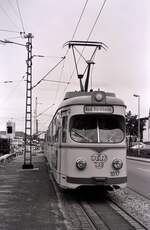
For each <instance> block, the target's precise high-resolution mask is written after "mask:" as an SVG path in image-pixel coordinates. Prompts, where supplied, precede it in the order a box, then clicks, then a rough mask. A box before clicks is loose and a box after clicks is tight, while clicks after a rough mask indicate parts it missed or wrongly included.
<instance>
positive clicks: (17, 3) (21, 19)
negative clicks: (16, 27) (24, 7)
mask: <svg viewBox="0 0 150 230" xmlns="http://www.w3.org/2000/svg"><path fill="white" fill-rule="evenodd" d="M16 5H17V9H18V13H19V17H20V21H21V25H22V29H23V32H24V33H25V28H24V23H23V18H22V15H21V10H20V7H19V2H18V0H16Z"/></svg>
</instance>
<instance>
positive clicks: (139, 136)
mask: <svg viewBox="0 0 150 230" xmlns="http://www.w3.org/2000/svg"><path fill="white" fill-rule="evenodd" d="M133 96H134V97H137V98H138V156H140V140H141V133H140V95H138V94H134V95H133Z"/></svg>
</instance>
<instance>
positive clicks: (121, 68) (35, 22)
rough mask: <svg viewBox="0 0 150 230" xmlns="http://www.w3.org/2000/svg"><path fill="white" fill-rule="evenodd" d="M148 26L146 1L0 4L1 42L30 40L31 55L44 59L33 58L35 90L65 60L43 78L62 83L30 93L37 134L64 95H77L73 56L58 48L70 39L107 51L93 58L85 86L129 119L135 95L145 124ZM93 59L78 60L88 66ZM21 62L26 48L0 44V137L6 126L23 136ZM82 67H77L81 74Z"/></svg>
mask: <svg viewBox="0 0 150 230" xmlns="http://www.w3.org/2000/svg"><path fill="white" fill-rule="evenodd" d="M103 4H104V7H103V9H102V11H101V13H100V10H101V8H102V5H103ZM83 9H84V10H83ZM99 13H100V16H99V17H98V14H99ZM81 15H82V16H81ZM96 19H97V21H96ZM149 22H150V1H149V0H132V1H130V0H105V1H104V0H89V1H86V0H63V1H54V0H26V1H24V0H5V1H3V0H0V40H2V41H4V40H5V39H7V40H9V41H13V42H14V43H20V44H24V45H25V44H26V42H27V39H25V38H24V37H23V36H21V33H20V32H25V33H26V34H28V33H32V34H33V36H34V37H33V39H32V45H33V50H32V53H33V55H42V56H43V57H38V56H35V57H33V59H32V64H33V65H32V76H33V85H35V84H36V83H37V82H38V81H39V80H40V79H42V78H43V77H44V76H45V75H46V74H47V73H48V72H49V71H50V70H51V69H52V68H54V66H55V65H57V63H58V62H60V61H61V60H62V57H64V56H65V57H66V58H65V59H64V60H63V61H62V62H61V63H60V64H59V65H58V67H57V68H55V69H54V70H53V71H52V72H51V73H50V74H48V76H47V77H46V80H55V81H60V82H61V83H56V82H52V81H42V82H41V83H40V84H39V85H37V87H35V88H34V89H33V124H34V112H35V98H36V97H37V114H38V115H39V116H38V119H39V130H40V131H45V130H46V129H47V127H48V124H49V122H50V120H51V118H52V116H53V114H54V112H55V110H56V109H57V106H58V105H59V104H60V102H61V101H62V99H63V97H64V94H65V92H66V91H71V90H79V82H78V78H77V76H76V72H75V68H74V62H73V55H72V52H71V49H69V50H68V47H67V46H65V47H64V44H65V43H66V42H67V41H70V40H72V38H73V40H76V41H82V40H84V41H86V40H87V39H88V38H89V41H98V42H103V43H105V44H106V45H107V46H108V49H107V50H104V49H101V50H98V51H97V53H96V56H95V59H94V62H95V64H94V67H93V70H92V74H91V80H90V87H92V88H93V89H95V90H97V89H100V90H103V91H108V92H114V93H116V95H117V97H119V98H121V99H122V100H123V101H124V102H125V104H126V106H127V111H129V110H131V112H132V113H133V114H137V112H138V98H136V97H134V96H133V94H138V95H140V116H141V117H147V116H148V113H149V108H150V102H149V101H150V90H149V87H150V76H149V75H150V64H149V60H150V43H149V41H150V26H149ZM91 52H92V51H91V50H85V53H83V55H85V57H86V60H88V59H89V57H90V53H91ZM26 59H27V50H26V48H25V47H23V46H20V45H17V44H4V43H2V42H0V130H6V122H7V121H8V120H12V121H14V122H15V124H16V130H17V131H24V123H25V121H24V120H25V119H24V117H25V91H26V81H25V79H26V68H27V66H26ZM83 64H84V63H82V62H80V63H79V68H80V69H79V72H80V73H82V71H83V69H84V68H83V67H84V65H83ZM5 81H13V82H12V83H4V82H5ZM65 82H69V84H66V83H65ZM33 128H34V127H33Z"/></svg>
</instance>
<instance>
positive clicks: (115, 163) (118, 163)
mask: <svg viewBox="0 0 150 230" xmlns="http://www.w3.org/2000/svg"><path fill="white" fill-rule="evenodd" d="M112 166H113V167H114V169H121V168H122V166H123V162H122V160H121V159H114V160H113V162H112Z"/></svg>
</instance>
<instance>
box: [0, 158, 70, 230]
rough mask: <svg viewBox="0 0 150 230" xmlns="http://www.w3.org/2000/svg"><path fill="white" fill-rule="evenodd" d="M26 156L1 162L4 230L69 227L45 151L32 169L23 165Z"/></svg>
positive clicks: (1, 228)
mask: <svg viewBox="0 0 150 230" xmlns="http://www.w3.org/2000/svg"><path fill="white" fill-rule="evenodd" d="M22 165H23V156H17V157H16V158H15V159H14V160H13V161H11V162H9V163H6V164H5V165H2V166H0V230H48V229H52V230H55V229H57V230H66V225H65V220H64V217H63V215H62V212H61V210H60V205H59V203H58V200H57V197H56V193H55V191H54V188H53V185H52V183H51V181H50V179H49V175H48V169H47V165H46V162H45V159H44V157H43V155H37V156H34V157H33V165H34V168H33V170H32V169H30V170H29V169H24V170H23V169H22Z"/></svg>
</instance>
